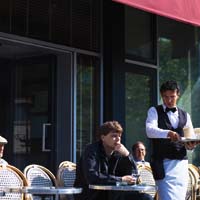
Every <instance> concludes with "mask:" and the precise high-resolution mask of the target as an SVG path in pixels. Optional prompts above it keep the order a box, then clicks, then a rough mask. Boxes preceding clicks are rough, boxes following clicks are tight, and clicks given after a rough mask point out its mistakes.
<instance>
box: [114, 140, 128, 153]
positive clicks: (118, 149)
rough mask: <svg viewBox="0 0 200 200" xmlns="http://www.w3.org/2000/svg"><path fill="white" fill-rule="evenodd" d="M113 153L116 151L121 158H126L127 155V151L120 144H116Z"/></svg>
mask: <svg viewBox="0 0 200 200" xmlns="http://www.w3.org/2000/svg"><path fill="white" fill-rule="evenodd" d="M115 151H118V152H119V153H120V154H122V155H123V156H128V155H129V151H128V149H127V148H126V147H125V146H124V145H123V144H121V143H120V144H117V145H116V146H115Z"/></svg>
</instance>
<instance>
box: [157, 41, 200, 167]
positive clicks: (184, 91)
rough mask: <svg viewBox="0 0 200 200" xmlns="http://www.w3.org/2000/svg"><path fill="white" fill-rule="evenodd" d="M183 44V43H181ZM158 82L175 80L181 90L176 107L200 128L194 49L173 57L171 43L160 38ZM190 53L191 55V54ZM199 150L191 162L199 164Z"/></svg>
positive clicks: (199, 87)
mask: <svg viewBox="0 0 200 200" xmlns="http://www.w3.org/2000/svg"><path fill="white" fill-rule="evenodd" d="M183 42H184V41H183ZM159 49H160V55H159V61H160V66H159V80H160V83H162V82H164V81H166V80H170V79H173V80H176V81H177V82H178V83H179V85H180V88H181V97H180V99H179V102H178V105H179V106H180V107H182V108H183V109H185V110H186V111H187V112H189V113H190V115H191V118H192V122H193V125H194V127H200V118H199V111H200V105H199V96H200V95H199V94H200V92H199V91H200V80H199V64H198V56H197V53H196V52H195V47H194V48H193V49H192V50H191V49H189V48H188V49H187V52H188V55H185V56H182V57H176V58H175V57H173V56H172V54H173V53H172V51H173V46H172V41H171V40H167V39H163V38H161V39H160V40H159ZM191 52H192V53H191ZM199 151H200V148H197V149H195V151H194V152H193V153H192V157H193V162H194V163H195V164H198V165H199V164H200V158H199V156H197V154H198V153H199Z"/></svg>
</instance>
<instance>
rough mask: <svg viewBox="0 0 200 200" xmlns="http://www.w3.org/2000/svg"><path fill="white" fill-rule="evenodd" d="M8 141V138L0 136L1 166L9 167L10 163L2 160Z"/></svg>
mask: <svg viewBox="0 0 200 200" xmlns="http://www.w3.org/2000/svg"><path fill="white" fill-rule="evenodd" d="M7 143H8V141H7V140H6V138H4V137H2V136H0V165H7V164H8V163H7V162H6V161H5V160H4V159H3V158H2V157H3V151H4V145H5V144H7Z"/></svg>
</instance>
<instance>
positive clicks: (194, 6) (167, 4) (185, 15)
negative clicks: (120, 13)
mask: <svg viewBox="0 0 200 200" xmlns="http://www.w3.org/2000/svg"><path fill="white" fill-rule="evenodd" d="M113 1H115V2H119V3H123V4H126V5H128V6H132V7H135V8H138V9H141V10H144V11H147V12H151V13H155V14H157V15H161V16H164V17H168V18H172V19H175V20H178V21H182V22H186V23H190V24H193V25H196V26H200V0H113Z"/></svg>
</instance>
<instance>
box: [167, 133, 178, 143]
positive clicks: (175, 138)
mask: <svg viewBox="0 0 200 200" xmlns="http://www.w3.org/2000/svg"><path fill="white" fill-rule="evenodd" d="M167 137H168V138H170V139H171V141H173V142H176V141H179V140H180V139H181V137H180V135H179V134H178V133H176V132H174V131H169V132H168V135H167Z"/></svg>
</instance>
